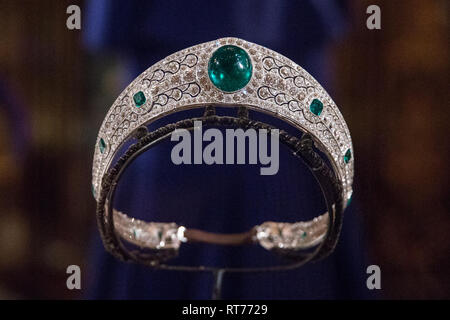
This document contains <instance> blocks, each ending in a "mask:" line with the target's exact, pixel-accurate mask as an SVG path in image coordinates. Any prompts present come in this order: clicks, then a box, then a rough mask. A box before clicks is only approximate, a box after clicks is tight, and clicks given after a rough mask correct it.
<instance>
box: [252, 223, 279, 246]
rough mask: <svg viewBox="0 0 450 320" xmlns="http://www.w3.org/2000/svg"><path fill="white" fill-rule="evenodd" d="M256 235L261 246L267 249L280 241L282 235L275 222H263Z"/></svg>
mask: <svg viewBox="0 0 450 320" xmlns="http://www.w3.org/2000/svg"><path fill="white" fill-rule="evenodd" d="M256 237H257V238H258V240H259V243H260V244H261V246H262V247H263V248H265V249H267V250H270V249H272V248H274V247H276V246H277V245H278V244H279V243H281V239H282V235H281V230H280V228H279V224H278V223H276V222H265V223H263V224H262V225H261V226H259V228H258V231H257V234H256Z"/></svg>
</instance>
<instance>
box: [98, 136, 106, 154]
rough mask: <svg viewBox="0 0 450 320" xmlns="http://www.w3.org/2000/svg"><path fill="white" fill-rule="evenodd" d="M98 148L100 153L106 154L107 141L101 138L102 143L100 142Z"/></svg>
mask: <svg viewBox="0 0 450 320" xmlns="http://www.w3.org/2000/svg"><path fill="white" fill-rule="evenodd" d="M98 147H99V148H100V152H101V153H104V152H105V150H106V142H105V140H103V138H100V142H99V145H98Z"/></svg>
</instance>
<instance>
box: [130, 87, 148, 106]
mask: <svg viewBox="0 0 450 320" xmlns="http://www.w3.org/2000/svg"><path fill="white" fill-rule="evenodd" d="M133 100H134V103H135V104H136V107H138V108H139V107H141V106H142V105H143V104H144V103H145V101H146V100H147V99H146V98H145V94H144V93H143V92H142V91H139V92H138V93H136V94H135V95H134V96H133Z"/></svg>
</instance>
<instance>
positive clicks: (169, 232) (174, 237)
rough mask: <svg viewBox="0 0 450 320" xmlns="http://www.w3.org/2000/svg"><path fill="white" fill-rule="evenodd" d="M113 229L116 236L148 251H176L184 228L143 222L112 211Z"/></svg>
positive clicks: (169, 224)
mask: <svg viewBox="0 0 450 320" xmlns="http://www.w3.org/2000/svg"><path fill="white" fill-rule="evenodd" d="M113 215H114V216H113V220H114V227H115V229H116V231H117V232H118V234H119V235H120V236H121V237H122V238H124V239H125V240H127V241H128V242H131V243H133V244H135V245H137V246H139V247H142V248H150V249H178V248H179V247H180V242H181V241H182V240H183V235H182V232H180V231H182V230H183V229H184V228H183V227H179V226H178V225H177V224H175V223H157V222H145V221H142V220H138V219H134V218H130V217H128V216H127V215H126V214H124V213H122V212H120V211H117V210H114V211H113Z"/></svg>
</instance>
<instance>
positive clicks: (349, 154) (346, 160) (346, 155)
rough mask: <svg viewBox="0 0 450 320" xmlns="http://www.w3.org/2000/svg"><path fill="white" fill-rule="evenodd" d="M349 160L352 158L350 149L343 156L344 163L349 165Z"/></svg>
mask: <svg viewBox="0 0 450 320" xmlns="http://www.w3.org/2000/svg"><path fill="white" fill-rule="evenodd" d="M351 158H352V151H351V150H350V149H348V150H347V152H345V155H344V161H345V163H349V161H350V159H351Z"/></svg>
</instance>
